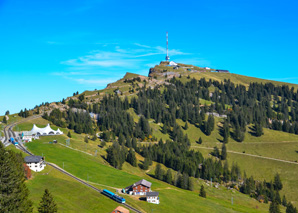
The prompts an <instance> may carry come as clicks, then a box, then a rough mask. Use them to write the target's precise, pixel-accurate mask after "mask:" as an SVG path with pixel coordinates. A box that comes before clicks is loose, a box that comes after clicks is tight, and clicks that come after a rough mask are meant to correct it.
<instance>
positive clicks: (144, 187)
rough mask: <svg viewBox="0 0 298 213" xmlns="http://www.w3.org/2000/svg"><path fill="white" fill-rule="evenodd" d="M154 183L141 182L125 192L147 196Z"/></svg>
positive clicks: (127, 188)
mask: <svg viewBox="0 0 298 213" xmlns="http://www.w3.org/2000/svg"><path fill="white" fill-rule="evenodd" d="M151 185H152V183H151V182H149V181H147V180H144V179H142V180H140V181H138V182H136V183H134V184H132V185H130V186H128V187H126V188H125V191H126V192H127V193H128V194H131V195H146V193H147V192H151Z"/></svg>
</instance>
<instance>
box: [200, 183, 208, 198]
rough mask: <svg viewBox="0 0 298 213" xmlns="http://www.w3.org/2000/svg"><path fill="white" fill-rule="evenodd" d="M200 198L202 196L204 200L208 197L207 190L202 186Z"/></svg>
mask: <svg viewBox="0 0 298 213" xmlns="http://www.w3.org/2000/svg"><path fill="white" fill-rule="evenodd" d="M200 196H201V197H204V198H206V197H207V195H206V191H205V189H204V186H203V185H202V186H201V189H200Z"/></svg>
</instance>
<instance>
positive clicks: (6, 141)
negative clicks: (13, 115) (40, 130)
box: [3, 115, 42, 147]
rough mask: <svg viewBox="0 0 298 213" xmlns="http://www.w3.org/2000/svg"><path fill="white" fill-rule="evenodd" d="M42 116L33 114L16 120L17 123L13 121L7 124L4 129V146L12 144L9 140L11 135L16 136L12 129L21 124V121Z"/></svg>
mask: <svg viewBox="0 0 298 213" xmlns="http://www.w3.org/2000/svg"><path fill="white" fill-rule="evenodd" d="M41 116H42V115H34V116H31V117H28V118H25V119H23V120H21V121H18V122H15V123H12V124H10V125H7V126H5V127H4V129H3V132H4V141H3V145H4V147H7V146H9V145H10V144H11V142H10V141H9V139H10V138H11V137H13V138H16V134H15V133H14V131H13V130H12V129H13V127H14V126H15V125H17V124H20V123H23V122H26V121H29V120H33V119H36V118H39V117H41Z"/></svg>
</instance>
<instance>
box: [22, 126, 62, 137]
mask: <svg viewBox="0 0 298 213" xmlns="http://www.w3.org/2000/svg"><path fill="white" fill-rule="evenodd" d="M23 134H24V135H32V136H48V135H62V134H63V132H62V131H61V130H60V129H59V128H58V129H57V131H55V130H53V129H52V128H51V126H50V124H48V125H47V126H46V127H44V128H39V127H37V126H36V125H35V124H33V128H32V129H31V130H30V131H27V132H23Z"/></svg>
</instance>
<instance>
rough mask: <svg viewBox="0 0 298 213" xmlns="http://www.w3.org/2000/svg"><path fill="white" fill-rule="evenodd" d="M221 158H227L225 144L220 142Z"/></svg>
mask: <svg viewBox="0 0 298 213" xmlns="http://www.w3.org/2000/svg"><path fill="white" fill-rule="evenodd" d="M221 159H222V160H226V159H227V147H226V145H225V144H222V147H221Z"/></svg>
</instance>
